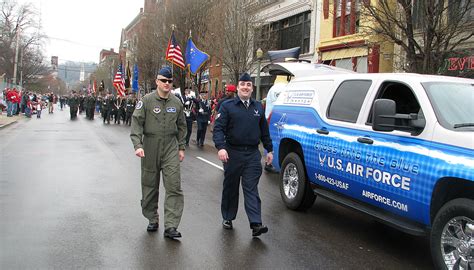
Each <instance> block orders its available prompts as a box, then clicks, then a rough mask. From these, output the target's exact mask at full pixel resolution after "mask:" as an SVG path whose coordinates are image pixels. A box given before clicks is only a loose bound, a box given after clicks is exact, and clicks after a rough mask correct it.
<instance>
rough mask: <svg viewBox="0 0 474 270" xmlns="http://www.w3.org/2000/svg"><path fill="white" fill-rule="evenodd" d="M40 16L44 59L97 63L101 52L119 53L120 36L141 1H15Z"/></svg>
mask: <svg viewBox="0 0 474 270" xmlns="http://www.w3.org/2000/svg"><path fill="white" fill-rule="evenodd" d="M17 1H18V2H19V3H31V4H33V5H34V6H35V7H36V9H37V10H38V12H40V13H41V24H42V27H43V32H44V33H45V34H46V35H48V36H49V37H50V38H49V40H48V41H46V43H45V45H44V47H45V52H46V56H47V59H50V58H51V56H52V55H55V56H58V57H59V63H62V62H64V61H66V60H71V61H85V62H96V63H97V62H98V61H99V53H100V51H101V50H102V49H108V50H109V49H110V48H114V50H115V51H118V47H119V44H120V34H121V31H122V28H125V27H126V26H127V25H128V24H129V23H130V22H131V21H132V20H133V19H134V18H135V17H136V16H137V15H138V13H139V12H140V8H141V7H143V4H144V0H17Z"/></svg>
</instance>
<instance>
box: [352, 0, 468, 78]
mask: <svg viewBox="0 0 474 270" xmlns="http://www.w3.org/2000/svg"><path fill="white" fill-rule="evenodd" d="M362 2H363V3H364V4H363V8H362V11H361V14H364V15H365V16H364V18H368V20H369V21H370V22H369V23H368V24H366V25H364V26H361V31H366V32H369V33H375V34H379V35H382V36H383V37H385V38H386V39H387V40H389V41H391V42H394V43H395V44H396V45H398V46H400V47H401V48H402V50H403V51H404V52H405V54H406V61H407V64H406V65H404V69H405V70H406V71H409V72H418V73H428V74H435V73H438V70H439V68H440V67H442V66H443V62H444V60H445V59H446V58H447V57H448V56H449V55H450V54H451V53H452V52H454V51H456V50H457V49H459V48H460V46H461V45H462V44H463V43H465V42H467V41H473V40H472V39H473V35H474V31H473V30H474V18H473V14H474V13H473V8H474V7H473V3H472V1H469V0H457V1H447V0H425V1H416V0H396V1H389V0H382V1H377V3H376V4H374V1H362Z"/></svg>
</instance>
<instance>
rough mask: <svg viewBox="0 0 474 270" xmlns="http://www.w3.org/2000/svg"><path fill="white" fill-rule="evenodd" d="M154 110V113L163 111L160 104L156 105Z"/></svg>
mask: <svg viewBox="0 0 474 270" xmlns="http://www.w3.org/2000/svg"><path fill="white" fill-rule="evenodd" d="M153 112H154V113H160V112H161V108H160V106H155V108H154V109H153Z"/></svg>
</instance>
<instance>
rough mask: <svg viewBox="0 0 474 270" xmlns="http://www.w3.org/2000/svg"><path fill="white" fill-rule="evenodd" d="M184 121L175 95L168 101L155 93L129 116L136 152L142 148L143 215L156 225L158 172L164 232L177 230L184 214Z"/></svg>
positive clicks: (144, 99)
mask: <svg viewBox="0 0 474 270" xmlns="http://www.w3.org/2000/svg"><path fill="white" fill-rule="evenodd" d="M185 137H186V120H185V116H184V109H183V104H182V103H181V101H180V100H179V99H178V98H176V97H175V96H174V95H170V96H169V97H168V99H163V98H161V97H159V96H158V93H157V92H152V93H150V94H147V95H146V96H144V97H143V98H142V100H140V101H139V102H138V103H137V105H136V107H135V111H134V112H133V115H132V125H131V132H130V138H131V140H132V143H133V146H134V148H135V150H136V149H138V148H143V150H144V152H145V157H143V158H142V159H141V183H142V200H141V206H142V213H143V215H144V216H145V217H146V218H148V220H149V221H150V223H157V222H158V213H157V210H158V191H159V184H160V171H161V172H162V174H163V186H164V187H165V191H166V195H165V202H164V213H165V229H167V228H172V227H174V228H177V227H178V225H179V223H180V221H181V215H182V213H183V206H184V197H183V191H182V190H181V176H180V161H179V156H178V150H184V149H185Z"/></svg>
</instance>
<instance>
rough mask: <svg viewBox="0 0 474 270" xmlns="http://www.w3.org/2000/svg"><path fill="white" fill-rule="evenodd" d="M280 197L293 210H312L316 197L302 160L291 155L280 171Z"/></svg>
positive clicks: (284, 161) (295, 155)
mask: <svg viewBox="0 0 474 270" xmlns="http://www.w3.org/2000/svg"><path fill="white" fill-rule="evenodd" d="M280 195H281V198H282V199H283V202H284V203H285V205H286V206H287V207H288V208H290V209H293V210H305V209H308V208H310V207H311V206H312V205H313V203H314V200H315V199H316V195H315V194H314V192H313V190H312V189H311V187H310V185H309V182H308V180H307V179H306V172H305V168H304V165H303V162H302V161H301V158H300V157H299V156H298V155H297V154H296V153H289V154H288V155H287V156H286V157H285V159H284V160H283V163H282V166H281V170H280Z"/></svg>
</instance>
